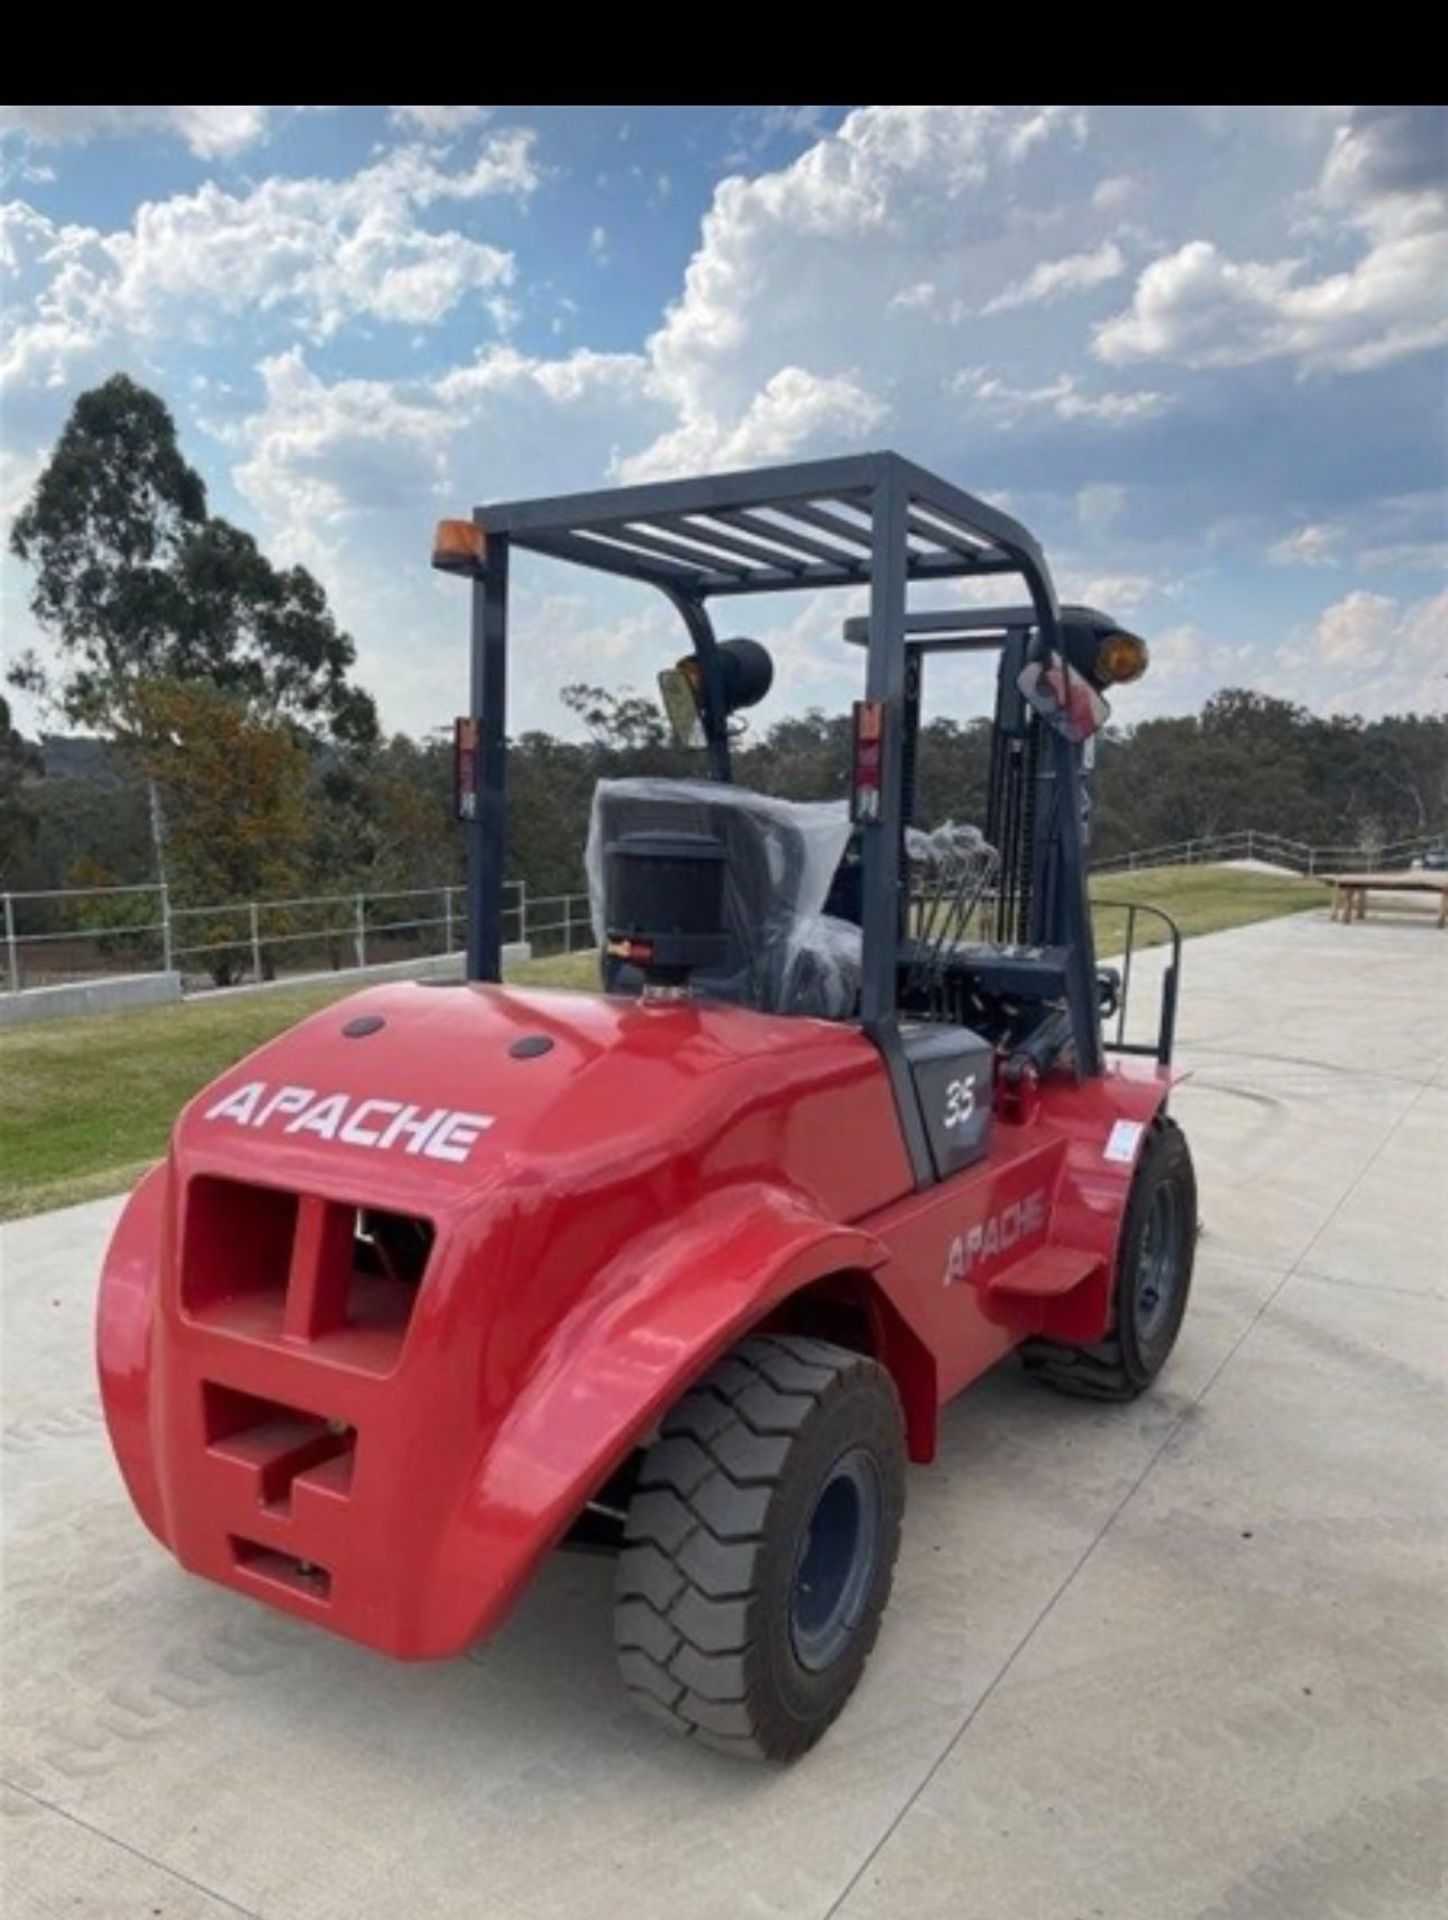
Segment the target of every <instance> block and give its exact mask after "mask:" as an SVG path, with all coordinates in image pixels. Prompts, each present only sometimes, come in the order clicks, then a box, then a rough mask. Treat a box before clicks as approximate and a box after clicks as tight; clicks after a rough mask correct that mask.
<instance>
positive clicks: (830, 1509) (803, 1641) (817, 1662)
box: [789, 1447, 882, 1673]
mask: <svg viewBox="0 0 1448 1920" xmlns="http://www.w3.org/2000/svg"><path fill="white" fill-rule="evenodd" d="M881 1510H882V1500H881V1490H880V1470H879V1468H878V1467H877V1466H876V1464H875V1461H874V1458H873V1456H872V1455H870V1454H869V1453H867V1452H866V1451H865V1449H864V1448H863V1447H853V1448H851V1449H850V1451H849V1452H848V1453H844V1454H841V1456H840V1458H839V1459H838V1460H837V1461H836V1462H835V1464H834V1465H833V1466H832V1467H831V1468H830V1470H829V1472H828V1474H826V1476H825V1479H824V1483H823V1485H822V1486H821V1488H820V1490H819V1493H818V1494H817V1495H816V1497H815V1503H814V1506H813V1508H812V1509H811V1512H810V1517H809V1522H808V1525H807V1526H806V1527H805V1529H804V1533H803V1536H802V1538H801V1540H800V1546H799V1552H798V1554H797V1555H796V1558H795V1568H794V1579H793V1583H792V1586H791V1590H790V1608H789V1632H790V1640H791V1642H792V1643H793V1646H794V1653H795V1658H796V1659H797V1660H798V1661H799V1663H800V1665H801V1666H802V1667H805V1668H807V1669H808V1670H809V1671H810V1672H811V1673H819V1672H821V1671H822V1670H823V1669H824V1668H825V1667H828V1666H831V1665H833V1663H834V1662H835V1661H836V1660H838V1659H839V1657H840V1655H841V1654H842V1653H843V1652H844V1651H845V1649H846V1647H847V1646H848V1645H849V1644H850V1641H851V1640H852V1639H853V1638H854V1634H855V1629H856V1628H857V1627H858V1626H859V1624H860V1620H861V1618H862V1616H863V1615H864V1612H865V1609H866V1607H867V1606H868V1605H869V1600H870V1594H871V1591H872V1589H873V1587H874V1584H875V1568H876V1565H877V1564H878V1562H879V1558H880V1532H881Z"/></svg>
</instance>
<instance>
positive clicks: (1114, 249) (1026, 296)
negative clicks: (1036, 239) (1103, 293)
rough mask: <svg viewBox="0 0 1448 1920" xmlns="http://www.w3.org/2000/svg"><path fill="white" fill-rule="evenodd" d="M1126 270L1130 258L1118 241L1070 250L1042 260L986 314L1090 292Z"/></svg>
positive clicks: (987, 307)
mask: <svg viewBox="0 0 1448 1920" xmlns="http://www.w3.org/2000/svg"><path fill="white" fill-rule="evenodd" d="M1125 271H1126V260H1125V258H1124V256H1123V254H1122V251H1121V249H1120V247H1118V246H1117V244H1116V242H1115V241H1114V240H1103V241H1102V243H1101V245H1100V246H1099V247H1093V248H1092V249H1091V251H1090V252H1089V253H1070V254H1067V255H1066V256H1065V258H1064V259H1061V260H1042V261H1041V262H1039V264H1038V265H1036V266H1034V267H1032V268H1031V271H1030V272H1029V273H1028V274H1027V275H1026V276H1025V278H1024V279H1023V280H1017V281H1015V282H1014V283H1013V284H1012V285H1011V286H1009V287H1006V288H1005V289H1004V290H1003V291H1002V292H1000V293H998V294H997V295H996V296H995V298H994V299H993V300H988V301H987V302H986V304H985V305H984V306H983V307H982V308H981V312H982V313H1004V312H1005V311H1007V309H1009V308H1011V307H1027V306H1033V305H1035V304H1036V303H1037V302H1039V301H1043V300H1059V299H1061V298H1062V297H1063V296H1064V295H1066V294H1069V293H1084V292H1088V291H1089V290H1090V289H1091V288H1092V287H1101V286H1105V285H1106V283H1107V282H1108V281H1110V280H1115V279H1118V278H1119V277H1120V276H1121V275H1122V274H1123V273H1125Z"/></svg>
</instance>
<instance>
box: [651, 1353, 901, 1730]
mask: <svg viewBox="0 0 1448 1920" xmlns="http://www.w3.org/2000/svg"><path fill="white" fill-rule="evenodd" d="M904 1498H905V1442H904V1425H903V1421H902V1419H901V1413H900V1403H899V1399H898V1397H897V1395H896V1393H895V1387H894V1383H893V1381H892V1380H891V1379H890V1376H889V1374H888V1373H886V1371H885V1370H884V1368H883V1367H881V1366H879V1365H878V1364H877V1363H876V1362H875V1361H873V1360H871V1359H868V1358H867V1357H866V1356H864V1355H862V1354H857V1353H851V1352H849V1351H848V1350H847V1349H845V1348H843V1347H836V1346H832V1345H830V1344H829V1343H828V1342H826V1341H823V1340H813V1339H806V1338H802V1337H797V1336H792V1335H790V1336H786V1335H779V1336H775V1335H756V1336H754V1337H752V1338H750V1339H748V1340H745V1341H743V1342H741V1343H740V1345H739V1346H737V1347H736V1348H735V1349H734V1350H733V1352H732V1353H730V1354H729V1355H728V1356H727V1357H726V1358H725V1359H724V1360H722V1361H721V1362H720V1363H719V1364H718V1365H717V1366H716V1367H714V1368H713V1369H712V1371H711V1372H709V1373H708V1374H706V1375H705V1377H704V1379H703V1380H701V1381H700V1383H699V1384H698V1386H697V1387H695V1388H693V1389H692V1390H691V1391H690V1392H689V1393H687V1394H686V1395H685V1396H684V1398H683V1399H682V1400H681V1401H680V1402H679V1404H678V1405H677V1406H676V1407H675V1408H674V1409H673V1410H672V1411H671V1412H670V1414H669V1415H668V1417H667V1419H666V1420H665V1422H664V1426H663V1431H662V1433H661V1435H660V1437H659V1439H658V1440H657V1441H656V1442H655V1444H654V1445H653V1446H652V1447H651V1448H650V1449H649V1451H648V1453H647V1454H646V1456H645V1458H644V1462H643V1467H642V1470H641V1472H640V1475H639V1484H638V1491H637V1492H636V1493H635V1495H634V1498H633V1501H632V1503H631V1505H630V1507H629V1514H628V1522H627V1526H626V1528H625V1533H624V1547H623V1551H622V1553H621V1554H620V1556H619V1563H618V1600H617V1605H616V1608H615V1613H614V1629H615V1638H616V1641H617V1644H618V1657H619V1667H620V1670H621V1672H622V1674H623V1678H624V1682H625V1684H626V1686H627V1687H628V1689H629V1691H630V1692H631V1693H632V1694H633V1696H634V1698H635V1699H636V1700H637V1701H638V1703H639V1705H640V1706H642V1707H643V1708H644V1709H645V1710H646V1711H648V1712H649V1713H651V1714H653V1715H654V1716H655V1717H656V1718H658V1719H661V1720H663V1721H664V1722H665V1723H666V1724H667V1725H669V1726H671V1727H672V1728H674V1730H675V1731H676V1732H679V1733H683V1734H688V1735H691V1736H693V1737H694V1738H696V1739H698V1740H702V1741H704V1742H705V1743H706V1744H707V1745H709V1746H713V1747H719V1748H722V1749H723V1750H725V1751H726V1752H730V1753H736V1754H739V1755H741V1756H743V1757H745V1758H752V1759H772V1760H788V1759H792V1758H793V1757H794V1756H795V1755H796V1754H800V1753H803V1752H804V1751H805V1749H806V1748H807V1747H811V1746H813V1745H814V1743H815V1741H816V1740H818V1739H819V1737H820V1735H821V1734H822V1733H823V1732H824V1730H825V1728H826V1727H827V1726H829V1724H830V1722H831V1721H832V1720H833V1719H834V1718H835V1716H836V1715H837V1714H838V1713H839V1711H840V1709H841V1708H842V1707H843V1706H844V1704H845V1702H846V1700H848V1698H849V1697H850V1694H851V1693H852V1692H853V1691H854V1688H855V1684H856V1682H857V1681H858V1680H859V1677H860V1674H861V1671H862V1670H863V1668H864V1665H865V1661H866V1659H867V1658H868V1657H869V1653H870V1649H871V1647H872V1646H873V1645H874V1641H875V1636H876V1634H877V1632H878V1631H879V1625H880V1616H881V1614H882V1613H883V1611H884V1607H885V1601H886V1599H887V1597H888V1595H889V1592H890V1581H891V1576H892V1573H893V1570H894V1564H895V1555H896V1552H897V1549H898V1547H899V1544H900V1520H901V1514H902V1511H903V1508H904Z"/></svg>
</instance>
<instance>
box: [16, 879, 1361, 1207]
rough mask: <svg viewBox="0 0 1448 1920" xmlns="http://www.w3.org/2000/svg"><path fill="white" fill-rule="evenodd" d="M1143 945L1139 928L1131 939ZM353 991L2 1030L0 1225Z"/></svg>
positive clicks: (1145, 931) (1152, 886)
mask: <svg viewBox="0 0 1448 1920" xmlns="http://www.w3.org/2000/svg"><path fill="white" fill-rule="evenodd" d="M1093 892H1097V893H1099V894H1101V895H1103V896H1105V897H1107V898H1109V899H1116V900H1142V901H1146V900H1151V901H1154V902H1155V903H1157V904H1158V905H1160V906H1163V907H1165V908H1166V909H1167V911H1168V912H1169V913H1172V914H1173V915H1175V916H1176V918H1177V920H1178V921H1179V922H1180V924H1181V928H1182V931H1183V933H1186V934H1196V933H1212V932H1215V931H1217V930H1218V929H1219V928H1222V927H1237V926H1244V925H1245V924H1246V923H1247V922H1248V921H1251V920H1265V919H1270V918H1272V917H1274V916H1275V915H1277V914H1283V913H1298V912H1301V911H1302V910H1303V909H1304V908H1307V907H1314V906H1320V905H1321V904H1323V903H1324V902H1325V900H1326V898H1327V890H1326V889H1325V888H1324V887H1321V886H1317V885H1315V884H1313V883H1312V882H1310V881H1305V880H1294V879H1290V878H1283V879H1279V878H1277V877H1276V876H1275V875H1271V874H1259V873H1239V872H1234V871H1231V870H1230V869H1226V868H1221V867H1216V868H1211V867H1192V868H1163V869H1159V870H1157V871H1155V872H1143V873H1134V874H1111V875H1109V876H1105V877H1103V879H1102V880H1101V881H1100V883H1099V885H1097V886H1095V887H1093ZM1151 934H1152V928H1151V923H1150V921H1149V920H1147V919H1143V921H1142V922H1141V924H1140V926H1139V928H1138V939H1139V940H1141V941H1143V942H1144V941H1146V940H1147V939H1148V938H1149V937H1151ZM1120 943H1121V916H1120V915H1115V916H1112V915H1110V914H1108V913H1105V912H1101V913H1098V915H1097V945H1098V950H1099V951H1100V952H1102V953H1112V952H1115V951H1116V950H1117V949H1118V948H1119V946H1120ZM508 977H509V978H510V979H511V980H515V981H517V982H519V983H520V984H532V985H546V986H558V987H591V986H593V985H594V984H595V982H596V981H597V978H598V961H597V956H596V955H595V954H592V953H575V954H570V955H567V956H565V957H563V958H560V959H556V960H531V961H528V962H526V963H524V964H522V965H520V966H517V967H515V968H513V969H511V970H510V973H509V976H508ZM352 991H354V989H353V987H352V986H351V984H350V983H349V982H348V981H347V979H346V977H345V976H342V977H339V978H338V979H337V980H336V981H335V982H330V981H329V982H328V983H327V984H326V985H324V986H310V987H297V988H280V989H275V990H272V991H269V992H266V993H235V994H227V995H224V996H219V997H215V998H208V997H205V996H202V997H200V998H197V999H194V1000H189V1001H186V1002H183V1003H182V1004H181V1005H180V1006H170V1007H154V1008H149V1009H146V1010H144V1011H138V1012H134V1013H114V1014H99V1015H92V1016H90V1017H88V1018H85V1019H80V1020H55V1021H48V1022H43V1023H41V1024H40V1025H37V1026H34V1027H17V1028H12V1029H9V1030H7V1031H4V1032H0V1085H3V1098H0V1219H13V1218H15V1217H16V1216H17V1215H20V1214H25V1213H37V1212H40V1211H41V1210H42V1209H44V1208H47V1207H61V1206H69V1205H70V1204H71V1203H72V1202H75V1201H79V1200H90V1199H94V1198H96V1197H97V1196H98V1195H101V1194H106V1193H116V1192H119V1191H120V1190H121V1189H122V1188H124V1187H126V1186H129V1185H130V1184H131V1182H132V1181H133V1180H135V1178H136V1177H137V1175H138V1174H139V1173H140V1172H141V1171H142V1169H143V1168H144V1167H146V1166H147V1165H148V1164H149V1163H150V1162H151V1161H153V1160H155V1159H156V1158H157V1157H158V1156H159V1155H160V1154H161V1153H162V1152H163V1151H164V1149H165V1145H166V1136H167V1134H168V1132H169V1131H170V1126H171V1122H172V1120H173V1119H174V1117H175V1114H176V1111H177V1109H178V1108H179V1107H180V1106H181V1105H182V1104H183V1103H184V1102H185V1101H186V1100H188V1099H190V1097H191V1095H192V1094H193V1093H195V1092H196V1091H197V1089H198V1088H200V1087H204V1086H205V1085H206V1083H207V1082H208V1081H209V1080H211V1079H214V1078H215V1076H216V1075H217V1074H218V1073H220V1072H221V1070H222V1069H223V1068H224V1067H226V1066H228V1065H230V1063H231V1062H232V1061H234V1060H237V1059H239V1058H240V1057H241V1056H242V1055H243V1054H244V1053H247V1052H249V1051H250V1050H251V1049H252V1048H253V1047H258V1046H260V1045H261V1043H262V1042H263V1041H264V1040H268V1039H270V1038H271V1037H272V1035H273V1034H276V1033H279V1032H281V1030H282V1029H283V1028H284V1027H289V1026H291V1025H292V1024H293V1022H294V1021H297V1020H299V1019H300V1018H301V1017H302V1015H303V1014H307V1013H312V1012H314V1011H315V1010H316V1009H317V1008H318V1007H323V1006H326V1005H327V1004H328V1002H329V1001H332V1000H337V999H340V998H342V997H343V996H344V995H345V994H348V993H351V992H352Z"/></svg>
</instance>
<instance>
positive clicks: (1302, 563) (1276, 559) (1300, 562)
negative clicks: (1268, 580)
mask: <svg viewBox="0 0 1448 1920" xmlns="http://www.w3.org/2000/svg"><path fill="white" fill-rule="evenodd" d="M1341 544H1342V528H1341V527H1336V526H1333V525H1331V524H1330V523H1329V522H1326V521H1321V522H1315V523H1311V524H1309V525H1307V526H1305V527H1298V528H1297V529H1296V530H1295V531H1294V532H1292V533H1287V534H1284V535H1283V536H1282V538H1281V539H1280V540H1274V541H1273V542H1272V544H1271V545H1270V546H1269V547H1268V549H1267V558H1268V560H1269V561H1270V562H1271V564H1272V565H1273V566H1274V567H1335V566H1336V565H1337V564H1338V548H1339V547H1340V546H1341Z"/></svg>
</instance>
